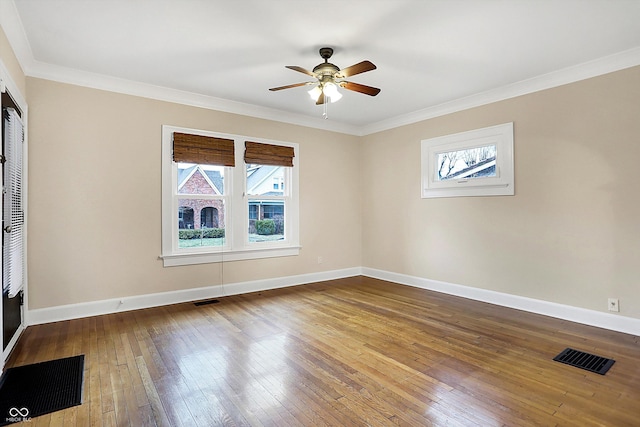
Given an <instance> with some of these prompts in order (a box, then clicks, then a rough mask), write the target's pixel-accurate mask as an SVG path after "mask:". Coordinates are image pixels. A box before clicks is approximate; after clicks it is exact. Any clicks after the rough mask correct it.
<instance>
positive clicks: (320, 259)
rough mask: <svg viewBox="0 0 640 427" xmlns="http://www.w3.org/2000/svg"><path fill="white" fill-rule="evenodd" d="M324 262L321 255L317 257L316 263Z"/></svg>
mask: <svg viewBox="0 0 640 427" xmlns="http://www.w3.org/2000/svg"><path fill="white" fill-rule="evenodd" d="M323 262H324V260H323V259H322V257H321V256H319V257H318V264H322V263H323Z"/></svg>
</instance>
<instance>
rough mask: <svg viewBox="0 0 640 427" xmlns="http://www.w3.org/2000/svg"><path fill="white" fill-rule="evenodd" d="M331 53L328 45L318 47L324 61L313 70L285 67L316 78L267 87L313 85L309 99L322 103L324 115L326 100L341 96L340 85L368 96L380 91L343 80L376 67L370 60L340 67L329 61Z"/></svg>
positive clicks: (334, 100) (291, 66)
mask: <svg viewBox="0 0 640 427" xmlns="http://www.w3.org/2000/svg"><path fill="white" fill-rule="evenodd" d="M332 55H333V49H332V48H330V47H323V48H320V56H321V57H322V58H323V59H324V62H323V63H321V64H318V65H316V66H315V67H314V68H313V71H309V70H307V69H305V68H302V67H299V66H297V65H286V66H285V67H286V68H289V69H290V70H293V71H298V72H299V73H303V74H306V75H308V76H311V77H315V78H316V80H313V81H310V82H303V83H294V84H291V85H286V86H279V87H273V88H271V89H269V90H270V91H278V90H283V89H291V88H294V87H300V86H307V85H315V86H314V87H313V88H312V89H311V90H309V91H308V92H307V93H308V94H309V96H310V97H311V99H312V100H313V101H314V102H315V103H316V105H324V107H325V112H324V116H325V118H327V115H326V106H327V102H328V101H330V102H336V101H338V100H339V99H340V98H342V94H341V93H340V92H339V91H338V87H342V88H344V89H347V90H352V91H354V92H359V93H364V94H365V95H369V96H376V95H377V94H379V93H380V89H378V88H375V87H371V86H366V85H362V84H359V83H353V82H350V81H347V80H345V79H346V78H347V77H351V76H355V75H356V74H361V73H364V72H367V71H372V70H375V69H376V66H375V65H374V64H373V63H372V62H370V61H362V62H359V63H357V64H354V65H352V66H350V67H347V68H345V69H342V70H341V69H340V68H338V67H337V66H336V65H334V64H332V63H330V62H329V58H331V56H332Z"/></svg>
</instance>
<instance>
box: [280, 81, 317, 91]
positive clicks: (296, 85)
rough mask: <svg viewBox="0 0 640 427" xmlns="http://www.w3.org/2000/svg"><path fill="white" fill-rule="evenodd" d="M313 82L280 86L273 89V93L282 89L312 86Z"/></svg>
mask: <svg viewBox="0 0 640 427" xmlns="http://www.w3.org/2000/svg"><path fill="white" fill-rule="evenodd" d="M311 83H313V82H304V83H294V84H292V85H286V86H278V87H272V88H271V89H269V90H271V91H276V90H282V89H291V88H292V87H300V86H306V85H308V84H311Z"/></svg>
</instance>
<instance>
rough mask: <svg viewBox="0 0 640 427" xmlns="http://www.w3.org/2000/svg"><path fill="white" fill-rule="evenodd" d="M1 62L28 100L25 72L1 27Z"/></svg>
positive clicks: (21, 93)
mask: <svg viewBox="0 0 640 427" xmlns="http://www.w3.org/2000/svg"><path fill="white" fill-rule="evenodd" d="M0 61H2V64H3V65H4V66H5V68H6V69H7V71H8V73H9V75H10V77H11V79H12V80H13V82H14V83H15V85H16V86H17V87H18V90H19V91H20V95H21V96H22V97H23V98H26V93H27V91H26V78H25V75H24V72H23V71H22V68H21V67H20V63H19V62H18V59H17V58H16V56H15V54H14V52H13V49H12V48H11V45H10V44H9V40H8V39H7V35H6V34H5V32H4V30H3V29H2V27H0Z"/></svg>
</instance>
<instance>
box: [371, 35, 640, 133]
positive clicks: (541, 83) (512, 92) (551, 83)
mask: <svg viewBox="0 0 640 427" xmlns="http://www.w3.org/2000/svg"><path fill="white" fill-rule="evenodd" d="M637 65H640V47H637V48H633V49H629V50H626V51H622V52H618V53H616V54H613V55H609V56H605V57H602V58H599V59H595V60H593V61H588V62H584V63H582V64H578V65H575V66H572V67H567V68H563V69H561V70H558V71H553V72H551V73H547V74H542V75H540V76H536V77H533V78H530V79H527V80H522V81H519V82H516V83H513V84H510V85H506V86H501V87H499V88H496V89H492V90H489V91H486V92H482V93H478V94H475V95H471V96H467V97H464V98H460V99H456V100H453V101H451V102H446V103H443V104H439V105H436V106H433V107H429V108H425V109H422V110H418V111H415V112H412V113H409V114H403V115H400V116H396V117H392V118H390V119H387V120H382V121H379V122H377V123H371V124H369V125H366V126H363V127H362V128H360V131H361V135H369V134H373V133H376V132H381V131H385V130H389V129H393V128H397V127H400V126H405V125H409V124H413V123H417V122H421V121H424V120H428V119H432V118H435V117H440V116H444V115H447V114H451V113H455V112H458V111H463V110H467V109H470V108H474V107H480V106H482V105H487V104H491V103H494V102H498V101H503V100H506V99H511V98H515V97H518V96H522V95H527V94H529V93H534V92H539V91H541V90H545V89H551V88H554V87H558V86H562V85H565V84H569V83H574V82H577V81H580V80H585V79H589V78H592V77H597V76H600V75H603V74H608V73H612V72H614V71H620V70H623V69H625V68H631V67H635V66H637Z"/></svg>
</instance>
